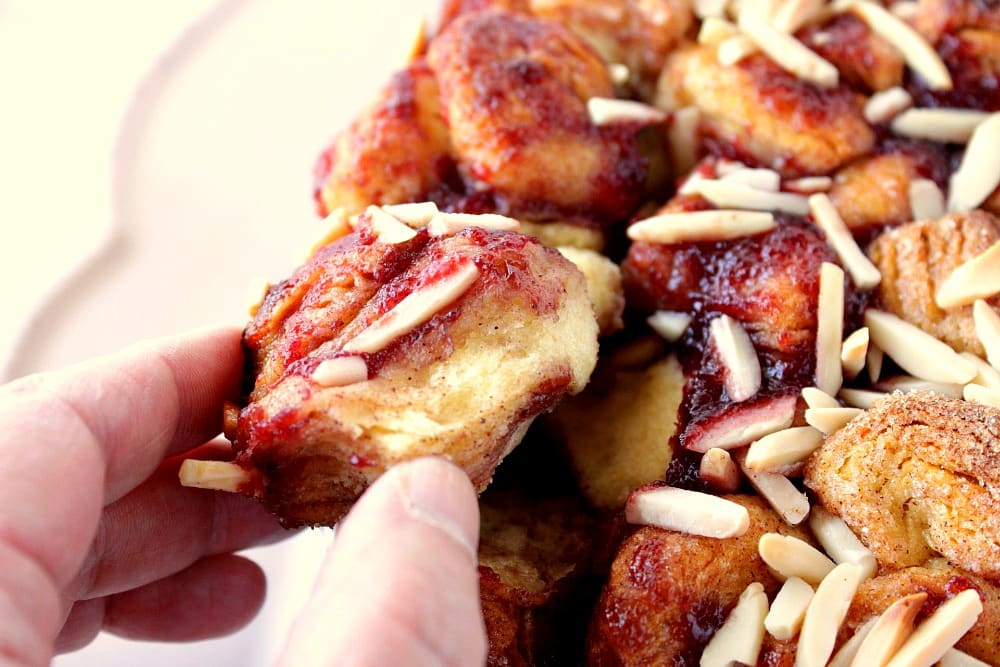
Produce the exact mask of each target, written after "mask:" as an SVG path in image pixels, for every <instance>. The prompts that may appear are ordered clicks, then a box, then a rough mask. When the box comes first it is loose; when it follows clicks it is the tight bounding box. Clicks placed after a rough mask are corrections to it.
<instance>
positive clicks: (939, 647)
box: [888, 588, 983, 667]
mask: <svg viewBox="0 0 1000 667" xmlns="http://www.w3.org/2000/svg"><path fill="white" fill-rule="evenodd" d="M982 611H983V602H982V600H980V599H979V593H977V592H976V590H975V589H971V588H970V589H966V590H964V591H962V592H961V593H959V594H958V595H956V596H955V597H953V598H951V599H949V600H947V601H945V602H944V603H943V604H941V606H939V607H938V608H937V609H936V610H935V611H934V613H933V614H931V615H930V617H929V618H927V619H926V620H925V621H924V622H923V623H921V624H920V625H919V626H917V629H916V630H915V631H914V632H913V634H912V635H910V638H909V639H907V640H906V643H905V644H903V646H902V647H901V648H900V649H899V651H897V652H896V654H895V655H894V656H893V658H892V660H890V661H889V664H888V667H910V666H911V665H932V664H934V663H935V662H937V661H938V660H940V659H941V657H942V656H943V655H944V654H945V653H946V652H947V651H948V649H950V648H952V647H953V646H954V645H955V642H957V641H958V640H959V639H961V638H962V635H964V634H965V633H966V632H968V631H969V628H971V627H972V626H973V625H975V623H976V619H978V618H979V614H981V613H982Z"/></svg>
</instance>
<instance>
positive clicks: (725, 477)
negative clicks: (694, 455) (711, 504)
mask: <svg viewBox="0 0 1000 667" xmlns="http://www.w3.org/2000/svg"><path fill="white" fill-rule="evenodd" d="M698 477H700V478H701V479H703V480H705V482H707V483H708V484H710V485H711V486H712V487H713V488H715V489H718V490H719V491H723V492H725V493H733V492H735V491H736V489H738V488H739V487H740V469H739V467H737V465H736V462H735V461H733V457H732V456H731V455H730V454H729V452H728V451H726V450H725V449H719V448H718V447H712V448H711V449H709V450H708V451H707V452H705V454H704V455H703V456H702V457H701V462H700V463H699V465H698Z"/></svg>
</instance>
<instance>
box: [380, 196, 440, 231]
mask: <svg viewBox="0 0 1000 667" xmlns="http://www.w3.org/2000/svg"><path fill="white" fill-rule="evenodd" d="M382 210H383V211H385V212H386V213H388V214H389V215H391V216H393V217H395V218H396V219H397V220H399V221H400V222H402V223H404V224H406V225H408V226H410V227H423V226H425V225H426V224H427V223H428V222H430V221H431V219H432V218H433V217H434V216H435V215H437V213H438V207H437V204H435V203H434V202H432V201H422V202H413V203H410V204H385V205H383V206H382Z"/></svg>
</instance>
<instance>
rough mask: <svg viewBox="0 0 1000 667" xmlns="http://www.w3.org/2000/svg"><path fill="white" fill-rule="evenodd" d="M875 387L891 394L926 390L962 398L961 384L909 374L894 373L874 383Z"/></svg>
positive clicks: (949, 396)
mask: <svg viewBox="0 0 1000 667" xmlns="http://www.w3.org/2000/svg"><path fill="white" fill-rule="evenodd" d="M874 387H875V389H878V390H879V391H884V392H885V393H887V394H891V393H892V392H894V391H901V392H903V393H909V392H911V391H928V392H930V393H932V394H938V395H939V396H947V397H948V398H962V385H960V384H953V383H950V382H929V381H927V380H921V379H920V378H915V377H912V376H910V375H896V376H894V377H891V378H886V379H885V380H880V381H879V382H876V383H875V385H874Z"/></svg>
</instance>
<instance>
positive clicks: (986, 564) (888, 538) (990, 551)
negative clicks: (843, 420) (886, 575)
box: [805, 393, 1000, 579]
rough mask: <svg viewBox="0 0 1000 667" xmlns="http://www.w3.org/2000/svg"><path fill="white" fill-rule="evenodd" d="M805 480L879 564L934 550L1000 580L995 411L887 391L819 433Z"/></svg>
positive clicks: (999, 418) (914, 560) (999, 449)
mask: <svg viewBox="0 0 1000 667" xmlns="http://www.w3.org/2000/svg"><path fill="white" fill-rule="evenodd" d="M805 482H806V486H808V487H809V488H810V489H811V490H812V491H813V493H814V494H815V495H816V498H817V500H818V501H819V502H820V503H821V504H822V505H823V506H824V507H825V508H826V509H828V510H830V511H831V512H833V513H834V514H837V515H838V516H840V517H841V518H843V519H844V521H845V522H846V523H847V524H848V525H849V526H850V527H851V529H852V530H853V531H854V532H855V534H857V535H858V537H859V538H860V539H861V541H862V542H864V544H865V545H866V546H867V547H868V548H869V549H871V550H872V552H873V553H874V554H875V557H876V558H877V559H878V561H879V563H880V565H881V567H883V568H890V569H891V568H900V567H908V566H912V565H920V564H923V563H924V562H925V561H927V559H928V558H930V557H932V556H934V555H935V554H941V555H943V556H945V557H946V558H948V560H949V561H951V562H952V563H954V564H956V565H958V566H960V567H962V568H964V569H966V570H969V571H970V572H973V573H975V574H978V575H981V576H985V577H990V578H993V579H1000V410H998V409H996V408H990V407H987V406H984V405H979V404H976V403H969V402H965V401H960V400H956V399H950V398H944V397H941V396H938V395H935V394H928V393H911V394H892V395H890V396H888V397H886V398H884V399H882V400H880V401H878V402H877V403H876V404H875V406H874V407H873V408H872V409H870V410H868V411H866V412H865V413H864V414H863V415H862V416H860V417H858V418H856V419H854V420H853V421H851V422H850V423H849V424H848V425H847V426H846V427H844V428H843V429H841V430H839V431H837V432H836V433H834V434H833V435H831V436H830V437H828V438H827V439H826V441H825V442H824V444H823V445H822V446H821V447H820V449H819V450H817V451H816V453H815V454H813V456H812V457H811V458H810V459H809V461H808V463H807V464H806V469H805Z"/></svg>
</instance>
